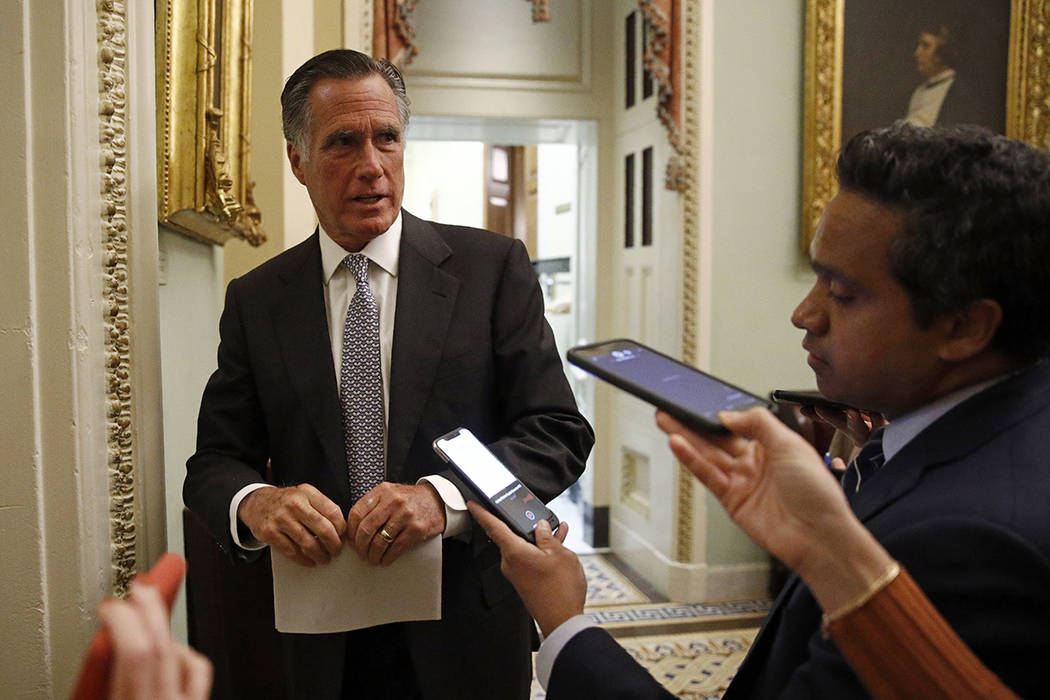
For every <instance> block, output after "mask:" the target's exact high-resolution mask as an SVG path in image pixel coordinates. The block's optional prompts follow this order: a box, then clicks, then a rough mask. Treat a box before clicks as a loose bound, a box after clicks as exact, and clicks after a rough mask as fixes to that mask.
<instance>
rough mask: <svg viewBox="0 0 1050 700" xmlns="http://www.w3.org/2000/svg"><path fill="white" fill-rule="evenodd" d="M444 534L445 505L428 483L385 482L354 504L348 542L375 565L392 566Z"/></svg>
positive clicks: (362, 557)
mask: <svg viewBox="0 0 1050 700" xmlns="http://www.w3.org/2000/svg"><path fill="white" fill-rule="evenodd" d="M444 531H445V502H444V501H442V500H441V496H439V495H438V492H437V489H435V488H434V487H433V486H432V485H431V484H430V483H428V482H423V483H422V484H412V485H408V484H394V483H391V482H389V481H384V482H383V483H381V484H379V485H378V486H376V487H375V488H374V489H372V490H371V491H369V492H368V493H366V494H365V495H364V496H362V497H361V499H360V500H358V502H357V503H355V504H354V507H353V508H351V509H350V513H349V515H348V516H347V520H346V541H347V542H348V543H350V546H351V547H353V548H354V551H355V552H357V556H359V557H361V559H362V560H363V561H366V562H368V563H369V564H371V565H373V566H386V565H388V564H391V563H393V562H395V561H397V558H398V557H400V556H401V555H402V554H403V553H404V552H405V551H407V550H409V549H411V548H412V547H415V546H416V545H417V544H419V543H420V542H424V541H425V540H429V539H430V538H431V537H435V536H437V535H440V534H441V533H442V532H444ZM383 532H386V533H387V535H389V537H390V540H389V541H387V538H384V537H383V534H382V533H383Z"/></svg>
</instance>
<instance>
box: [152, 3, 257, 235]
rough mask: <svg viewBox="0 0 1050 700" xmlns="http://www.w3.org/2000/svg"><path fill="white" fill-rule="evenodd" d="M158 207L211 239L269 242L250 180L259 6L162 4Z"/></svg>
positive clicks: (170, 219)
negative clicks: (254, 34) (254, 31)
mask: <svg viewBox="0 0 1050 700" xmlns="http://www.w3.org/2000/svg"><path fill="white" fill-rule="evenodd" d="M156 12H157V19H156V28H157V32H156V37H157V46H156V56H157V57H156V61H157V151H158V152H157V210H158V217H159V219H160V221H161V222H162V223H165V224H168V225H170V226H172V227H174V228H176V229H178V230H179V231H182V232H184V233H186V234H188V235H190V236H193V237H195V238H198V239H200V240H203V241H208V242H211V243H217V244H219V245H222V244H224V243H225V242H226V241H227V240H229V238H230V237H232V236H236V237H239V238H243V239H245V240H247V241H248V242H249V243H251V244H252V245H259V244H260V243H262V242H263V241H265V240H266V236H265V234H264V233H263V229H262V217H261V215H260V212H259V210H258V209H257V208H256V207H255V203H254V201H253V199H252V182H251V179H250V175H249V156H250V154H251V139H250V125H251V120H250V106H251V46H252V0H160V1H159V2H157V3H156Z"/></svg>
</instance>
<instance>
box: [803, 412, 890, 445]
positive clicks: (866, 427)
mask: <svg viewBox="0 0 1050 700" xmlns="http://www.w3.org/2000/svg"><path fill="white" fill-rule="evenodd" d="M801 412H802V415H804V416H806V417H807V418H811V419H813V420H819V421H823V422H824V423H827V424H828V425H830V426H832V427H834V428H836V429H838V430H841V431H842V432H843V433H845V434H846V435H847V436H848V437H849V439H850V440H851V441H852V442H853V444H854V445H855V446H856V447H858V448H859V447H863V446H864V443H866V442H867V441H868V438H869V437H871V434H872V433H873V432H875V431H876V430H878V429H879V428H881V427H882V426H884V425H886V424H888V423H889V421H888V420H886V417H885V416H883V415H882V414H881V413H875V412H873V411H858V410H856V409H854V408H850V409H847V410H845V411H836V410H835V409H832V408H825V407H823V406H819V407H813V406H804V407H803V408H802V411H801Z"/></svg>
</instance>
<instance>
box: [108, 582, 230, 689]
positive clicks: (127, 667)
mask: <svg viewBox="0 0 1050 700" xmlns="http://www.w3.org/2000/svg"><path fill="white" fill-rule="evenodd" d="M98 615H99V618H100V619H101V621H102V624H103V626H104V627H105V628H106V629H107V630H108V631H109V635H110V639H111V640H112V642H113V672H112V676H111V678H110V689H109V698H110V700H176V699H178V700H203V699H204V698H207V697H208V692H209V690H210V688H211V679H212V667H211V663H210V662H209V661H208V660H207V659H206V658H205V657H204V656H202V655H201V654H199V653H197V652H196V651H193V650H192V649H190V648H189V647H187V646H184V645H182V644H178V643H176V642H175V641H174V640H173V639H172V637H171V632H170V630H169V627H168V613H167V609H166V608H165V606H164V601H163V600H162V599H161V597H160V594H159V593H158V592H157V589H156V588H154V587H153V586H150V585H146V584H137V583H133V584H132V585H131V595H130V596H129V598H128V599H127V600H116V599H108V600H106V601H104V602H103V603H102V604H101V605H100V606H99V610H98Z"/></svg>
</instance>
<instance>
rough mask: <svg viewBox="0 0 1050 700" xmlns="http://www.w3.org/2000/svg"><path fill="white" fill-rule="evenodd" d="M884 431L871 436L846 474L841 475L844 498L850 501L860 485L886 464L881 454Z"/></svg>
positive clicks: (881, 429)
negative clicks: (844, 492)
mask: <svg viewBox="0 0 1050 700" xmlns="http://www.w3.org/2000/svg"><path fill="white" fill-rule="evenodd" d="M884 430H885V428H879V429H878V430H876V431H875V432H874V433H872V434H871V437H869V438H868V441H867V442H866V443H864V447H863V448H861V451H860V454H858V455H857V457H856V459H854V460H853V461H852V462H850V465H849V467H848V468H847V469H846V473H845V474H843V475H842V488H843V489H845V491H846V498H848V499H852V498H853V495H854V494H856V493H857V492H859V491H860V485H861V483H862V482H863V481H864V480H865V479H867V478H868V477H870V476H871V475H872V474H874V473H875V472H876V471H877V470H879V469H881V468H882V465H883V464H885V463H886V455H885V454H883V452H882V433H883V431H884Z"/></svg>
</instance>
